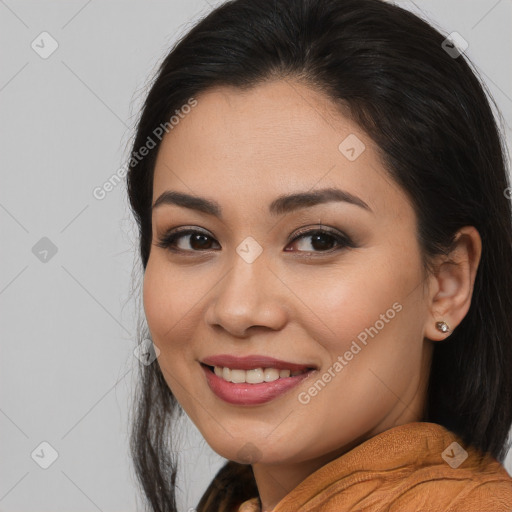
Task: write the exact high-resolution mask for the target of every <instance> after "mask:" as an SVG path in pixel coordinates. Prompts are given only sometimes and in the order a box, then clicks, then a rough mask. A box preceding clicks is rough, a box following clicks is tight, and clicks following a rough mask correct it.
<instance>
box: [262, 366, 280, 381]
mask: <svg viewBox="0 0 512 512" xmlns="http://www.w3.org/2000/svg"><path fill="white" fill-rule="evenodd" d="M277 379H279V370H276V369H275V368H265V370H264V371H263V380H264V381H265V382H272V381H274V380H277Z"/></svg>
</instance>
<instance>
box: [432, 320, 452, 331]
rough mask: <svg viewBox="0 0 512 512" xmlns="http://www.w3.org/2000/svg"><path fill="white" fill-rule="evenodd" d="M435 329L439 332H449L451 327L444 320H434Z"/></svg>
mask: <svg viewBox="0 0 512 512" xmlns="http://www.w3.org/2000/svg"><path fill="white" fill-rule="evenodd" d="M436 329H437V330H439V331H441V332H451V329H450V327H449V325H448V324H447V323H446V322H436Z"/></svg>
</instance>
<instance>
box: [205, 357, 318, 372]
mask: <svg viewBox="0 0 512 512" xmlns="http://www.w3.org/2000/svg"><path fill="white" fill-rule="evenodd" d="M201 362H202V363H203V364H206V365H208V366H222V367H226V368H231V369H238V370H253V369H255V368H277V369H278V370H290V371H301V370H309V369H314V368H315V366H314V365H307V364H299V363H290V362H288V361H283V360H281V359H275V358H273V357H268V356H262V355H250V356H243V357H240V356H233V355H231V354H218V355H215V356H208V357H205V358H204V359H202V360H201Z"/></svg>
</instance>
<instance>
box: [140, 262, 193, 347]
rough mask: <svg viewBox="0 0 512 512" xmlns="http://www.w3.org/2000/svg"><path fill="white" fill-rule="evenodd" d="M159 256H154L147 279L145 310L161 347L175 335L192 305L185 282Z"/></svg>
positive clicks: (156, 340)
mask: <svg viewBox="0 0 512 512" xmlns="http://www.w3.org/2000/svg"><path fill="white" fill-rule="evenodd" d="M176 277H177V275H176V274H174V278H173V274H172V272H170V271H169V270H168V269H166V266H165V265H164V264H162V263H161V262H160V261H158V258H157V257H154V258H153V259H152V257H150V259H149V261H148V265H147V267H146V271H145V273H144V283H143V302H144V313H145V315H146V320H147V323H148V327H149V330H150V331H151V335H152V337H153V341H154V343H156V344H157V345H158V346H159V348H160V349H162V348H163V347H164V346H165V344H166V343H168V342H169V340H172V338H173V332H174V331H176V330H177V329H178V328H179V326H180V319H183V318H185V317H186V312H187V310H188V309H190V308H189V306H188V303H187V300H186V296H185V297H184V296H183V294H182V293H181V291H182V283H180V281H179V279H176Z"/></svg>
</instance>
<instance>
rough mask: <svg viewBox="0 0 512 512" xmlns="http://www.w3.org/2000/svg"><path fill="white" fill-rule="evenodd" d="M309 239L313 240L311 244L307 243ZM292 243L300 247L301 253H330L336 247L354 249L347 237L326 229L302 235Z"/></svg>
mask: <svg viewBox="0 0 512 512" xmlns="http://www.w3.org/2000/svg"><path fill="white" fill-rule="evenodd" d="M308 238H309V239H311V241H310V242H308V241H305V240H307V239H308ZM292 243H295V244H296V245H299V248H300V250H299V252H329V251H332V250H333V249H335V248H336V247H354V244H353V243H352V241H351V240H350V238H348V237H347V236H345V235H341V234H338V233H336V232H331V231H327V230H325V229H315V230H310V231H307V232H305V233H301V234H300V235H299V236H298V237H296V238H294V239H293V240H292Z"/></svg>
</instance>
